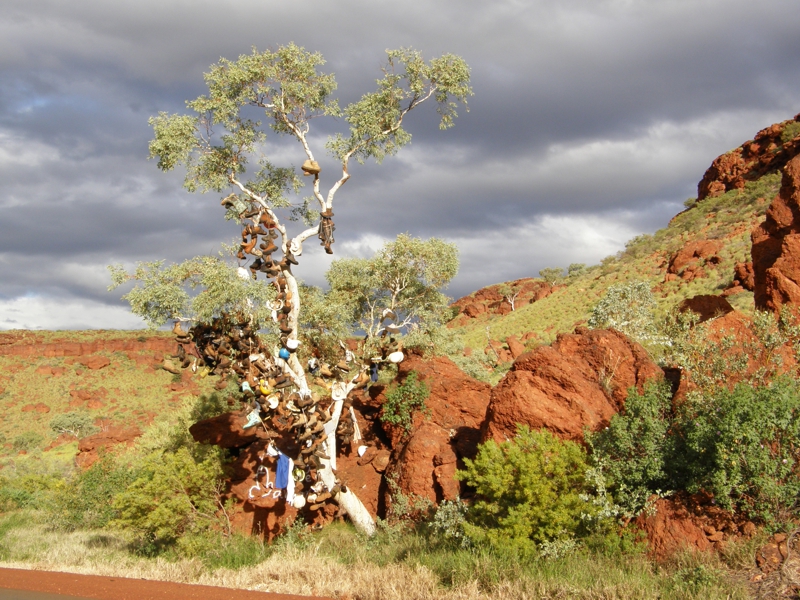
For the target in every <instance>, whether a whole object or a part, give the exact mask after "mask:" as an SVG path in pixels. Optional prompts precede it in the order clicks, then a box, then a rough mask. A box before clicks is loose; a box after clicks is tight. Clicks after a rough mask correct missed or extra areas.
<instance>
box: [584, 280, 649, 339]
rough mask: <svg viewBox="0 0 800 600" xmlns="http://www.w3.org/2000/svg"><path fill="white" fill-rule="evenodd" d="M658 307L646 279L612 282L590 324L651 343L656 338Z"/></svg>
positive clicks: (596, 308)
mask: <svg viewBox="0 0 800 600" xmlns="http://www.w3.org/2000/svg"><path fill="white" fill-rule="evenodd" d="M655 308H656V301H655V299H654V298H653V292H652V291H650V285H649V284H648V283H647V282H645V281H629V282H628V283H624V284H618V285H612V286H611V287H609V288H608V291H607V292H606V294H605V296H603V298H601V299H600V301H599V302H598V303H597V304H596V305H595V307H594V308H593V309H592V314H591V316H590V317H589V321H588V325H589V327H593V328H597V329H599V328H607V327H612V328H614V329H616V330H618V331H621V332H622V333H624V334H625V335H627V336H628V337H631V338H633V339H634V340H636V341H638V342H640V343H645V342H652V341H655V340H656V339H657V334H656V329H655V323H654V314H653V313H654V311H655Z"/></svg>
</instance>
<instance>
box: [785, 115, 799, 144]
mask: <svg viewBox="0 0 800 600" xmlns="http://www.w3.org/2000/svg"><path fill="white" fill-rule="evenodd" d="M798 135H800V121H792V122H791V123H789V124H788V125H786V127H784V128H783V131H782V132H781V141H782V142H783V143H784V144H788V143H789V142H791V141H792V140H793V139H794V138H796V137H797V136H798Z"/></svg>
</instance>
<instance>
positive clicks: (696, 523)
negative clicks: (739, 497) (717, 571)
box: [634, 492, 756, 560]
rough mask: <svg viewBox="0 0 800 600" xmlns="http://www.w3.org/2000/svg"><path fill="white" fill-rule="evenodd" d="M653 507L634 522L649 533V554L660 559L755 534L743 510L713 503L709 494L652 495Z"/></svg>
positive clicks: (714, 548) (710, 548) (722, 545)
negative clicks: (738, 512) (737, 510)
mask: <svg viewBox="0 0 800 600" xmlns="http://www.w3.org/2000/svg"><path fill="white" fill-rule="evenodd" d="M651 502H652V503H653V505H652V510H649V511H645V512H644V513H642V514H640V515H639V516H638V517H637V518H636V520H635V522H634V524H635V525H636V526H637V527H638V528H639V529H641V530H642V531H643V532H644V533H645V534H646V535H647V542H648V546H649V547H650V555H651V556H652V557H653V558H656V559H658V560H663V559H665V558H668V557H669V556H671V555H672V554H674V553H676V552H679V551H682V550H687V549H688V550H694V551H701V552H704V551H711V550H717V551H719V550H723V549H724V548H725V544H726V543H727V542H730V541H736V540H740V539H742V538H745V539H748V538H750V537H752V536H753V535H754V534H755V532H756V528H755V525H753V523H752V522H750V521H748V520H747V519H746V518H745V517H744V516H742V515H740V514H736V515H735V514H732V513H730V512H728V511H727V510H724V509H722V508H720V507H719V506H716V505H715V504H714V499H713V497H712V496H711V495H710V494H706V493H699V494H692V495H689V494H687V493H685V492H679V493H677V494H675V495H674V496H672V497H670V498H656V497H653V498H651Z"/></svg>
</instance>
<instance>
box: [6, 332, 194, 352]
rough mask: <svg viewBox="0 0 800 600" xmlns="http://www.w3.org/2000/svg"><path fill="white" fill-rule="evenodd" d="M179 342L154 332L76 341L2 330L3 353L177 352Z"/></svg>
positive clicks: (33, 333)
mask: <svg viewBox="0 0 800 600" xmlns="http://www.w3.org/2000/svg"><path fill="white" fill-rule="evenodd" d="M177 348H178V345H177V343H176V342H175V339H174V338H172V337H162V336H151V337H144V338H141V339H131V338H120V339H114V338H110V339H99V340H95V341H91V342H73V341H70V340H68V339H56V340H49V339H44V338H42V337H40V336H39V335H37V334H36V333H35V332H24V333H20V332H13V331H12V332H3V333H0V356H24V357H37V358H44V357H47V358H49V357H61V356H91V355H92V354H97V353H98V352H141V351H152V352H163V353H166V354H174V353H175V351H176V350H177Z"/></svg>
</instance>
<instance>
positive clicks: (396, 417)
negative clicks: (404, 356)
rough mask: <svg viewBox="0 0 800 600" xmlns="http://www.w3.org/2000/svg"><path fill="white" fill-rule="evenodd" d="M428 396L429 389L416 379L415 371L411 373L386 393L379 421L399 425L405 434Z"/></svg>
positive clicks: (423, 406)
mask: <svg viewBox="0 0 800 600" xmlns="http://www.w3.org/2000/svg"><path fill="white" fill-rule="evenodd" d="M430 394H431V391H430V388H428V386H427V385H426V384H425V382H424V381H419V380H418V379H417V373H416V372H415V371H411V373H409V374H408V376H407V377H406V380H405V381H404V382H403V383H402V384H401V385H397V386H395V387H393V388H392V389H390V390H389V391H388V392H387V393H386V402H385V403H384V405H383V412H382V413H381V420H382V421H386V422H387V423H391V424H392V425H401V426H403V428H405V430H406V432H410V431H411V425H412V422H413V418H414V412H416V411H417V410H424V409H425V400H427V399H428V396H430Z"/></svg>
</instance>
